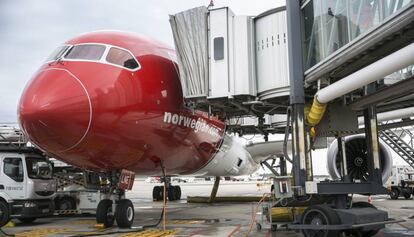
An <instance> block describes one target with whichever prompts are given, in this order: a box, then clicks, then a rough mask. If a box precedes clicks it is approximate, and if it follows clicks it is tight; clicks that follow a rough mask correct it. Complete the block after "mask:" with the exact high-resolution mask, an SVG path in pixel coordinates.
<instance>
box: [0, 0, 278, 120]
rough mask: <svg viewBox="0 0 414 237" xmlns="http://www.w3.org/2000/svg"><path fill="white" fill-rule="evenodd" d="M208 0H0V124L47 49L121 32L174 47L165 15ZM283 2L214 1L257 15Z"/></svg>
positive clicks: (11, 116)
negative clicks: (97, 34) (88, 36)
mask: <svg viewBox="0 0 414 237" xmlns="http://www.w3.org/2000/svg"><path fill="white" fill-rule="evenodd" d="M209 2H210V0H175V1H172V0H151V1H149V0H123V1H116V0H88V1H84V0H59V1H56V0H39V1H33V0H1V1H0V42H1V44H0V52H1V57H0V80H1V82H2V84H1V86H0V102H1V106H0V123H6V122H16V121H17V114H16V111H17V104H18V101H19V98H20V95H21V93H22V91H23V89H24V87H25V85H26V83H27V82H28V81H29V80H30V78H31V76H32V75H33V74H34V72H35V71H36V70H37V68H39V66H40V65H41V64H42V63H43V62H44V60H45V59H46V58H47V57H48V55H49V54H51V53H52V51H53V50H54V49H55V48H56V47H57V46H59V45H60V44H62V43H63V42H65V41H66V40H68V39H70V38H73V37H75V36H77V35H79V34H82V33H85V32H89V31H95V30H122V31H131V32H136V33H139V34H143V35H147V36H150V37H152V38H155V39H157V40H159V41H162V42H164V43H167V44H168V45H170V46H173V38H172V34H171V30H170V24H169V21H168V18H169V15H170V14H174V13H177V12H180V11H184V10H187V9H190V8H193V7H198V6H202V5H208V4H209ZM284 2H285V1H284V0H260V4H258V1H249V0H215V1H214V3H215V5H216V7H219V6H229V7H230V8H231V9H232V10H233V12H235V14H239V15H252V16H255V15H258V14H260V13H262V12H264V11H266V10H269V9H271V8H275V7H279V6H282V5H284ZM121 3H122V4H121Z"/></svg>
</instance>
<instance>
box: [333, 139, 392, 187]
mask: <svg viewBox="0 0 414 237" xmlns="http://www.w3.org/2000/svg"><path fill="white" fill-rule="evenodd" d="M344 140H345V152H346V163H347V170H348V175H349V176H350V178H351V179H352V180H360V181H362V182H364V181H367V180H368V176H369V175H370V174H369V172H368V162H367V144H366V139H365V135H363V134H359V135H353V136H347V137H345V139H344ZM379 157H380V170H381V172H382V182H383V183H385V182H386V181H387V180H388V178H389V177H390V175H391V170H392V156H391V152H390V150H389V148H388V146H387V145H386V144H385V143H383V142H382V141H379ZM327 158H328V163H327V165H328V172H329V174H330V175H331V177H332V178H333V179H339V178H340V177H341V175H340V173H341V172H340V171H341V166H340V165H341V162H340V156H339V154H338V142H337V140H335V141H334V142H332V143H331V145H330V146H329V149H328V156H327Z"/></svg>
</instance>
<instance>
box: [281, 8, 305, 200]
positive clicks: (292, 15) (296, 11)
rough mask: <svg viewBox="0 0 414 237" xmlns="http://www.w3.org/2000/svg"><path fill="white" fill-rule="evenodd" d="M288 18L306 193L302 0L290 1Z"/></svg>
mask: <svg viewBox="0 0 414 237" xmlns="http://www.w3.org/2000/svg"><path fill="white" fill-rule="evenodd" d="M286 9H287V22H288V37H287V39H288V52H289V80H290V104H291V107H292V123H293V124H292V156H293V159H292V160H293V178H294V188H295V194H296V195H298V196H303V195H305V182H306V173H307V172H306V147H307V146H306V132H305V117H304V104H305V92H304V91H305V89H304V85H303V81H304V73H303V62H302V34H301V23H300V19H301V12H300V6H299V1H286Z"/></svg>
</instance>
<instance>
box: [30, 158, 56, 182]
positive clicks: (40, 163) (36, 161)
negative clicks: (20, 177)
mask: <svg viewBox="0 0 414 237" xmlns="http://www.w3.org/2000/svg"><path fill="white" fill-rule="evenodd" d="M26 166H27V175H28V176H29V178H32V179H51V178H52V164H51V163H50V162H49V161H47V160H44V159H42V158H35V157H28V158H27V159H26Z"/></svg>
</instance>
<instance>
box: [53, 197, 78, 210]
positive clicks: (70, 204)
mask: <svg viewBox="0 0 414 237" xmlns="http://www.w3.org/2000/svg"><path fill="white" fill-rule="evenodd" d="M74 209H76V201H75V199H73V198H72V197H63V198H59V199H57V200H56V210H74Z"/></svg>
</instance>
